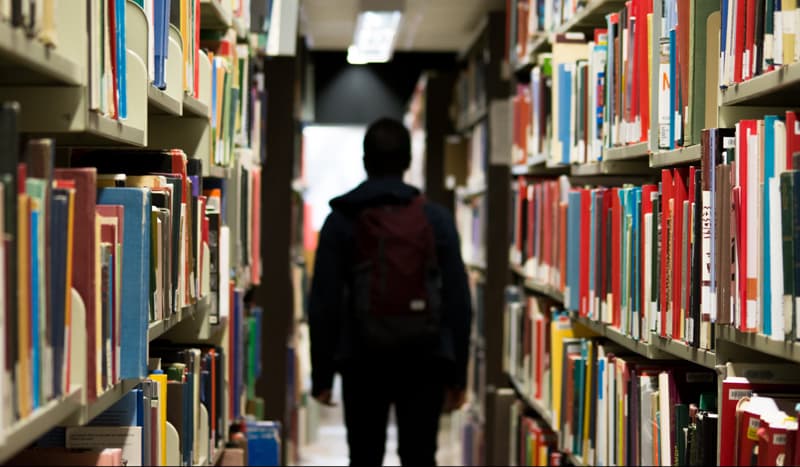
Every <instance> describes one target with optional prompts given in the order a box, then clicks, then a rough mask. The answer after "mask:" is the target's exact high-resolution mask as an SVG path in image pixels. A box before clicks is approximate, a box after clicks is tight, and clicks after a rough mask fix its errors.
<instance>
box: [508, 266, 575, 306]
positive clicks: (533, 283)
mask: <svg viewBox="0 0 800 467" xmlns="http://www.w3.org/2000/svg"><path fill="white" fill-rule="evenodd" d="M511 272H513V273H514V274H516V275H518V276H519V277H521V278H523V279H524V285H525V289H527V290H529V291H531V292H533V293H535V294H538V295H543V296H545V297H548V298H550V299H552V300H554V301H556V302H558V303H564V293H563V292H562V291H561V290H558V288H556V287H552V286H550V285H547V284H542V283H541V282H539V281H537V280H534V279H533V278H530V277H528V276H527V274H525V270H524V269H523V268H522V266H518V265H515V264H512V265H511Z"/></svg>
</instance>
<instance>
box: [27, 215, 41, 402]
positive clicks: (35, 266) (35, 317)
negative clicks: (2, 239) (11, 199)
mask: <svg viewBox="0 0 800 467" xmlns="http://www.w3.org/2000/svg"><path fill="white" fill-rule="evenodd" d="M40 215H41V212H39V211H37V210H33V211H31V244H30V245H31V271H30V274H31V377H32V383H33V386H32V389H33V394H31V396H32V397H31V401H32V403H33V408H34V409H36V408H37V407H39V406H40V405H41V398H40V395H41V393H42V364H41V362H42V348H41V346H42V342H41V340H40V339H39V328H40V327H41V325H42V323H41V320H40V319H39V312H40V308H41V306H42V304H41V302H40V300H39V292H38V291H39V290H40V289H41V287H42V286H43V285H44V284H41V283H40V282H39V268H40V262H41V258H40V257H39V253H38V252H39V241H40V239H39V234H38V232H39V219H40V217H39V216H40Z"/></svg>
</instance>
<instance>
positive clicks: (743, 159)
mask: <svg viewBox="0 0 800 467" xmlns="http://www.w3.org/2000/svg"><path fill="white" fill-rule="evenodd" d="M757 128H758V122H757V121H756V120H742V121H740V122H739V125H738V128H737V130H738V131H737V132H736V144H737V149H738V150H739V153H738V154H737V155H736V165H737V168H738V170H739V180H738V182H739V183H738V188H739V193H740V199H739V217H738V219H739V224H738V226H737V230H738V234H739V238H738V239H737V246H738V253H737V258H736V261H737V265H738V266H739V268H738V271H737V279H738V281H739V308H740V312H741V320H740V321H739V322H737V323H736V324H737V326H738V327H739V328H740V329H741V330H743V331H747V330H748V329H747V224H748V223H749V222H751V219H750V213H748V209H747V200H748V198H749V197H750V196H758V194H757V193H750V190H748V189H747V179H748V177H750V176H756V177H757V176H758V175H757V174H752V175H750V174H748V170H747V160H748V157H750V156H749V151H748V145H747V140H748V135H755V134H756V133H757V131H758V130H757ZM753 214H755V213H753ZM752 221H753V222H754V221H755V219H753V220H752Z"/></svg>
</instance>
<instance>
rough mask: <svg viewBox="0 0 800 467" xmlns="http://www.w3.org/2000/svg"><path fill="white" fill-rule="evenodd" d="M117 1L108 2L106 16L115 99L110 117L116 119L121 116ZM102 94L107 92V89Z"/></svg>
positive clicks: (110, 0) (109, 0)
mask: <svg viewBox="0 0 800 467" xmlns="http://www.w3.org/2000/svg"><path fill="white" fill-rule="evenodd" d="M116 3H117V2H116V0H108V11H107V12H106V14H107V15H108V29H109V30H108V31H106V33H107V34H108V40H109V41H110V42H111V44H110V50H111V76H112V79H113V87H114V99H113V104H114V105H113V106H111V108H110V109H108V110H109V112H111V115H110V117H111V118H114V119H116V118H117V117H118V116H119V84H118V76H117V14H116V7H115V5H116ZM101 92H105V89H104V90H102V91H101Z"/></svg>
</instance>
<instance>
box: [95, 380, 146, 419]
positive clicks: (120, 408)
mask: <svg viewBox="0 0 800 467" xmlns="http://www.w3.org/2000/svg"><path fill="white" fill-rule="evenodd" d="M141 399H143V398H142V391H141V390H140V389H134V390H132V391H130V392H128V393H127V394H125V395H124V396H122V398H121V399H120V400H118V401H117V402H116V403H115V404H114V405H112V406H111V407H110V408H108V409H106V410H105V411H104V412H103V413H101V414H100V415H98V416H97V417H95V418H94V419H93V420H92V421H90V422H89V425H91V426H141V425H140V423H141V421H142V420H143V414H142V413H141V410H142V408H143V405H142V404H143V403H142V402H141Z"/></svg>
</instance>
